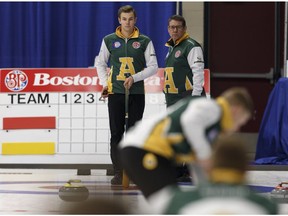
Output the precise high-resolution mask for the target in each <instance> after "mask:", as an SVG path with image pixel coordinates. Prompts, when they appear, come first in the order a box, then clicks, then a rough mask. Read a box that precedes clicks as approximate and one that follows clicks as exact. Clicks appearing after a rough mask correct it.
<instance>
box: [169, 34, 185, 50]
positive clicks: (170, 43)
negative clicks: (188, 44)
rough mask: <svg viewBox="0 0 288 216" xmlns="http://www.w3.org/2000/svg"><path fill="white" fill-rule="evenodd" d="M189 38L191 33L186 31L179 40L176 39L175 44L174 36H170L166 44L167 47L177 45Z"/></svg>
mask: <svg viewBox="0 0 288 216" xmlns="http://www.w3.org/2000/svg"><path fill="white" fill-rule="evenodd" d="M187 38H189V34H188V33H187V32H186V33H185V34H184V35H183V36H182V37H181V38H179V39H177V40H176V41H175V44H174V41H173V40H172V38H170V39H169V40H168V41H167V42H166V44H165V46H167V47H170V46H177V45H178V44H180V43H181V42H182V41H183V40H185V39H187Z"/></svg>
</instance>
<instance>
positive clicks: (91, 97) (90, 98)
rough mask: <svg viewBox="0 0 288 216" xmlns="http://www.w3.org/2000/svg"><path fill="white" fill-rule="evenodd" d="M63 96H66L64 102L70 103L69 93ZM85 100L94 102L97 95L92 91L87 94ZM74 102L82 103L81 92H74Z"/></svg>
mask: <svg viewBox="0 0 288 216" xmlns="http://www.w3.org/2000/svg"><path fill="white" fill-rule="evenodd" d="M62 97H64V103H69V101H68V94H63V95H62ZM85 102H87V103H94V102H95V95H94V94H92V93H89V94H87V95H86V101H85ZM72 103H75V104H81V103H82V94H79V93H77V94H74V95H73V101H72Z"/></svg>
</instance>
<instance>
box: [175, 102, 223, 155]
mask: <svg viewBox="0 0 288 216" xmlns="http://www.w3.org/2000/svg"><path fill="white" fill-rule="evenodd" d="M221 113H222V111H221V109H220V107H219V106H218V105H217V103H216V102H215V101H214V100H212V99H211V100H210V99H206V98H199V99H195V100H191V102H190V104H189V105H188V107H187V109H186V110H185V111H184V112H183V114H182V115H181V117H180V121H181V125H182V128H183V133H184V135H185V137H186V139H187V141H188V142H189V143H190V145H191V148H192V149H193V151H194V152H195V154H196V158H197V159H200V160H205V159H209V157H210V156H211V152H212V150H211V143H210V142H209V140H208V137H207V134H206V129H207V128H209V127H211V126H213V125H214V124H216V123H217V122H218V121H219V120H220V118H221Z"/></svg>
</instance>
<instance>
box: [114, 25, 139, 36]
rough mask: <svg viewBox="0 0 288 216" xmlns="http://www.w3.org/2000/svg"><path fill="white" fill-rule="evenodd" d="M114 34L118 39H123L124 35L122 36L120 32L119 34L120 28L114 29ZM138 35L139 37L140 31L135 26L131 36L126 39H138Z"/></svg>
mask: <svg viewBox="0 0 288 216" xmlns="http://www.w3.org/2000/svg"><path fill="white" fill-rule="evenodd" d="M115 33H116V35H117V36H118V37H120V38H125V37H124V35H123V34H122V32H121V26H118V27H117V28H116V31H115ZM139 35H140V31H139V29H138V28H137V27H136V26H135V27H134V30H133V32H132V34H131V35H129V37H128V38H138V37H139Z"/></svg>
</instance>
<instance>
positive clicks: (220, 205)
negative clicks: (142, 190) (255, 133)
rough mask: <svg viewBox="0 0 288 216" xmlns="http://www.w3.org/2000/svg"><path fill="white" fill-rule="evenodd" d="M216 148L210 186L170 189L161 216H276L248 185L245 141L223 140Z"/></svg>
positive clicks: (271, 205) (275, 208) (275, 210)
mask: <svg viewBox="0 0 288 216" xmlns="http://www.w3.org/2000/svg"><path fill="white" fill-rule="evenodd" d="M214 148H215V149H214V152H213V156H212V167H211V171H210V172H209V182H208V183H206V184H200V185H199V186H198V187H197V188H196V189H194V190H193V189H190V190H185V191H181V190H180V189H175V188H172V187H171V188H169V189H167V191H166V193H165V194H164V193H163V194H162V196H159V197H158V199H160V200H161V204H162V206H161V207H160V206H158V208H162V209H163V211H162V213H164V214H197V215H199V214H208V215H212V214H221V215H224V214H229V215H233V214H242V215H243V214H249V215H254V214H260V215H264V214H277V213H278V211H279V210H278V206H277V204H276V203H274V202H272V201H271V200H270V199H268V198H267V197H264V196H263V195H260V194H256V193H255V192H253V191H252V190H251V189H250V188H249V187H248V186H247V185H245V182H246V179H245V177H246V170H247V166H248V159H247V149H246V146H245V143H244V140H241V139H240V138H239V137H236V136H224V137H221V138H219V139H218V140H217V141H216V143H215V144H214ZM163 195H164V196H163ZM163 200H166V202H164V201H163Z"/></svg>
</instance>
